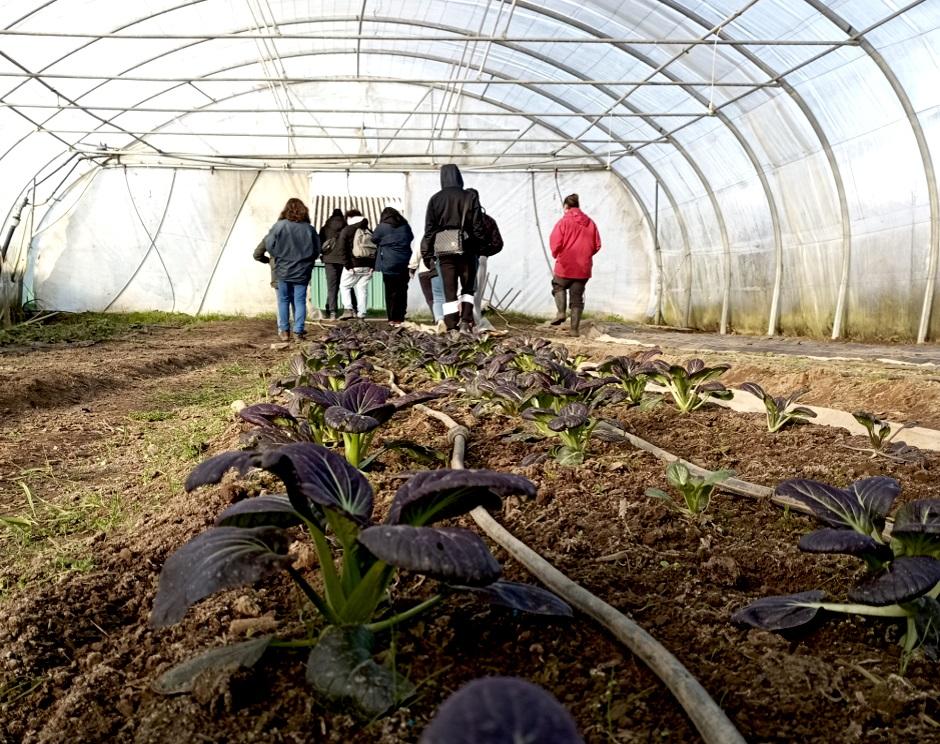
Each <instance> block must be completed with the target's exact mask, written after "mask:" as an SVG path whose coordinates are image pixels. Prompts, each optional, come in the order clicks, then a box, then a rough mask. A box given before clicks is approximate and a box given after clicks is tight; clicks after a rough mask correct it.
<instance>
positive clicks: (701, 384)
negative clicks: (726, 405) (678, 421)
mask: <svg viewBox="0 0 940 744" xmlns="http://www.w3.org/2000/svg"><path fill="white" fill-rule="evenodd" d="M651 366H652V367H653V368H654V370H655V371H654V372H653V373H652V375H651V377H652V379H653V381H654V382H657V383H659V384H660V385H662V386H663V387H665V388H666V390H667V391H668V392H669V394H670V395H671V396H672V401H673V403H675V406H676V408H677V409H678V410H679V412H680V413H689V412H691V411H695V410H697V409H698V408H701V407H702V406H704V405H705V404H706V403H707V402H708V401H709V400H710V399H711V398H715V399H717V400H729V399H730V398H731V397H732V395H733V393H732V392H731V391H730V390H728V389H727V388H726V387H725V386H724V385H722V384H721V383H720V382H718V380H717V379H716V378H718V377H721V375H723V374H724V373H725V372H727V371H728V370H729V369H731V367H730V366H729V365H727V364H719V365H716V366H714V367H706V366H705V362H703V361H702V360H701V359H690V360H689V361H688V362H686V364H685V366H682V365H681V364H669V363H668V362H665V361H663V360H662V359H656V360H655V361H653V362H651Z"/></svg>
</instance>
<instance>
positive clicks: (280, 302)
mask: <svg viewBox="0 0 940 744" xmlns="http://www.w3.org/2000/svg"><path fill="white" fill-rule="evenodd" d="M291 305H293V306H294V333H303V332H304V323H305V322H306V320H307V285H306V283H303V284H301V283H299V282H285V281H284V280H283V279H278V282H277V330H278V331H280V332H283V331H286V330H287V329H288V328H290V309H291Z"/></svg>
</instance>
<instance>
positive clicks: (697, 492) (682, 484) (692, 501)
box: [646, 460, 734, 517]
mask: <svg viewBox="0 0 940 744" xmlns="http://www.w3.org/2000/svg"><path fill="white" fill-rule="evenodd" d="M733 475H734V471H732V470H716V471H714V472H712V473H709V474H708V475H706V476H698V475H692V474H691V473H690V472H689V469H688V467H686V465H684V464H683V463H682V461H681V460H675V461H674V462H671V463H669V466H668V467H667V468H666V480H668V481H669V485H671V486H672V487H673V488H675V489H676V490H677V491H678V492H679V495H680V496H682V502H684V505H683V503H680V502H679V501H678V499H675V498H673V497H672V496H670V495H669V494H668V493H666V492H665V491H661V490H660V489H658V488H647V489H646V495H647V496H650V497H651V498H654V499H662V500H663V501H665V502H666V503H667V504H669V505H670V506H673V507H675V508H676V509H678V510H679V511H680V512H682V513H683V514H685V515H686V516H688V517H695V516H698V515H700V514H702V513H703V512H704V511H705V510H706V509H707V508H708V505H709V503H710V502H711V499H712V491H714V490H715V487H716V486H717V485H718V484H719V483H721V482H722V481H724V480H727V479H728V478H730V477H731V476H733Z"/></svg>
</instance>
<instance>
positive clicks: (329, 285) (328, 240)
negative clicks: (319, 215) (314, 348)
mask: <svg viewBox="0 0 940 744" xmlns="http://www.w3.org/2000/svg"><path fill="white" fill-rule="evenodd" d="M344 227H346V218H345V217H343V211H342V210H341V209H334V210H333V214H331V215H330V218H329V219H328V220H327V221H326V222H324V223H323V227H321V228H320V248H321V250H322V251H323V252H322V254H321V255H320V260H321V261H323V268H324V270H325V271H326V308H324V311H323V312H324V317H325V318H326V319H327V320H335V319H336V318H337V317H338V316H339V306H338V303H337V297H338V296H339V282H340V279H341V277H342V275H343V264H345V263H346V256H345V254H344V253H343V250H342V246H341V245H340V243H339V234H340V233H341V232H342V231H343V228H344Z"/></svg>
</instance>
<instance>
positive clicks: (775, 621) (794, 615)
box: [731, 590, 826, 630]
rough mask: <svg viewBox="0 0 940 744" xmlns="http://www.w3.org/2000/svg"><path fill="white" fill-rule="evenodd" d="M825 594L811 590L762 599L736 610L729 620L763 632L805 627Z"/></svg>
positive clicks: (814, 615)
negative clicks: (760, 629)
mask: <svg viewBox="0 0 940 744" xmlns="http://www.w3.org/2000/svg"><path fill="white" fill-rule="evenodd" d="M825 596H826V595H825V593H824V592H821V591H818V590H813V591H809V592H800V593H799V594H788V595H786V596H776V597H764V598H762V599H758V600H757V601H756V602H752V603H751V604H749V605H748V606H747V607H744V608H743V609H740V610H738V611H737V612H735V613H734V614H733V615H732V616H731V620H732V621H733V622H736V623H741V624H742V625H750V626H751V627H752V628H762V629H763V630H787V629H788V628H798V627H799V626H801V625H806V623H808V622H810V621H811V620H812V619H813V618H814V617H816V613H818V612H819V609H820V607H819V605H820V603H821V602H822V601H823V599H825Z"/></svg>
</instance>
